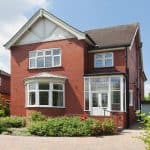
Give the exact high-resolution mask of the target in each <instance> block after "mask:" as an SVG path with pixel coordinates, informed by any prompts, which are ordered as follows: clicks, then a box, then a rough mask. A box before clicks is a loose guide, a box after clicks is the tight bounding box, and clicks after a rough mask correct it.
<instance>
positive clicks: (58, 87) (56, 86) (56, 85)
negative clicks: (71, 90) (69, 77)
mask: <svg viewBox="0 0 150 150" xmlns="http://www.w3.org/2000/svg"><path fill="white" fill-rule="evenodd" d="M53 89H54V90H63V85H62V84H53Z"/></svg>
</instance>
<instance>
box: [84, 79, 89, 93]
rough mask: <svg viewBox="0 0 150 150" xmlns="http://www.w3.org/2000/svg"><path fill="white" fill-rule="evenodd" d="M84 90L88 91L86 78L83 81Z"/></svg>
mask: <svg viewBox="0 0 150 150" xmlns="http://www.w3.org/2000/svg"><path fill="white" fill-rule="evenodd" d="M84 88H85V91H88V90H89V79H87V78H85V79H84Z"/></svg>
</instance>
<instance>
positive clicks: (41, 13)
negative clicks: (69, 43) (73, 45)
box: [4, 9, 93, 49]
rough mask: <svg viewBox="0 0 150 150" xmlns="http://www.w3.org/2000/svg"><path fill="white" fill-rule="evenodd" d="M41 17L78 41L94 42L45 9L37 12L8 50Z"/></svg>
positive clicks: (19, 32) (15, 36)
mask: <svg viewBox="0 0 150 150" xmlns="http://www.w3.org/2000/svg"><path fill="white" fill-rule="evenodd" d="M41 17H45V18H47V19H48V20H50V21H52V22H53V23H55V24H56V25H58V26H60V27H62V28H63V29H65V30H67V31H68V32H70V33H71V34H73V35H74V36H75V37H77V39H79V40H81V39H84V40H86V41H88V42H90V43H92V42H93V41H92V40H90V38H88V36H86V34H85V33H84V32H81V31H79V30H77V29H76V28H74V27H72V26H70V25H69V24H67V23H65V22H64V21H62V20H61V19H59V18H57V17H56V16H54V15H52V14H51V13H49V12H48V11H46V10H44V9H40V10H39V11H37V12H36V13H35V14H34V15H33V16H32V17H31V18H30V19H29V21H28V22H27V23H26V24H25V25H24V26H23V27H22V28H21V29H20V30H19V31H18V32H17V33H16V34H15V35H14V36H13V37H12V38H11V39H10V40H9V41H8V42H7V43H6V44H5V45H4V47H6V48H7V49H9V48H10V47H11V46H13V45H14V44H15V43H16V42H17V41H18V40H19V39H20V38H21V37H22V36H23V34H24V33H25V32H26V31H28V29H30V27H31V26H32V25H33V24H34V23H35V22H36V21H37V20H38V19H39V18H41Z"/></svg>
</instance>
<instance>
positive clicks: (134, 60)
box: [4, 9, 146, 128]
mask: <svg viewBox="0 0 150 150" xmlns="http://www.w3.org/2000/svg"><path fill="white" fill-rule="evenodd" d="M4 46H5V47H6V48H7V49H10V51H11V107H10V109H11V114H12V115H18V116H25V115H28V114H29V113H30V112H32V111H40V112H42V113H43V114H45V115H48V116H61V115H73V114H83V113H87V114H89V115H90V116H93V117H95V118H98V119H105V118H112V119H114V121H115V122H116V124H117V126H118V127H121V128H125V127H127V126H128V125H129V124H132V123H134V122H135V121H136V113H135V112H136V110H138V109H140V106H141V100H143V97H144V94H143V93H144V81H145V80H146V77H145V75H144V70H143V58H142V43H141V37H140V26H139V24H129V25H120V26H115V27H110V28H104V29H94V30H89V31H85V32H81V31H79V30H78V29H76V28H74V27H72V26H70V25H69V24H67V23H65V22H64V21H62V20H60V19H59V18H57V17H56V16H54V15H52V14H50V13H49V12H47V11H45V10H44V9H40V10H39V11H38V12H36V13H35V14H34V16H33V17H32V18H31V19H29V21H28V22H27V23H26V24H25V25H24V26H23V27H22V28H21V29H20V30H19V31H18V32H17V33H16V34H15V35H14V36H13V37H12V38H11V39H10V40H9V41H8V42H7V43H6V44H5V45H4Z"/></svg>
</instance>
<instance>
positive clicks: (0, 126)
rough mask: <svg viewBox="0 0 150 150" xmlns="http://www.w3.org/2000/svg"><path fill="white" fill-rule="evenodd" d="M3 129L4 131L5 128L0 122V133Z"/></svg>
mask: <svg viewBox="0 0 150 150" xmlns="http://www.w3.org/2000/svg"><path fill="white" fill-rule="evenodd" d="M4 131H6V128H5V126H3V124H2V122H0V134H1V133H2V132H4Z"/></svg>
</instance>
